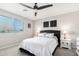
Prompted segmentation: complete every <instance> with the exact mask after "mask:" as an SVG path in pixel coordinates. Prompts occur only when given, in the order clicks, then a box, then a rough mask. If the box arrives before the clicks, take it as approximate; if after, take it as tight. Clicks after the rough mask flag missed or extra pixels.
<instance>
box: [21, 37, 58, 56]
mask: <svg viewBox="0 0 79 59" xmlns="http://www.w3.org/2000/svg"><path fill="white" fill-rule="evenodd" d="M57 44H58V42H57V38H56V37H55V38H54V37H53V38H45V37H34V38H30V39H25V40H23V42H22V43H21V45H20V48H23V49H25V50H27V51H29V52H31V53H33V54H35V55H36V56H51V55H52V53H53V51H54V49H55V48H56V46H57Z"/></svg>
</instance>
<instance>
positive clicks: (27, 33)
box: [0, 9, 33, 49]
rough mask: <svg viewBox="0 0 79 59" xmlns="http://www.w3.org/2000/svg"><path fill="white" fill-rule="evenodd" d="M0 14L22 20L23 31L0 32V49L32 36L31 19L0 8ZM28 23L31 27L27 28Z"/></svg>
mask: <svg viewBox="0 0 79 59" xmlns="http://www.w3.org/2000/svg"><path fill="white" fill-rule="evenodd" d="M0 15H3V16H8V17H12V18H16V19H19V20H22V21H23V22H24V31H21V32H17V33H0V49H1V48H4V47H8V46H10V45H13V44H17V43H18V42H20V41H22V40H23V39H25V38H30V37H32V34H33V32H32V30H33V21H31V20H29V19H27V18H24V17H21V16H18V15H15V14H13V13H10V12H7V11H5V10H1V9H0ZM28 23H31V25H32V26H31V29H28V25H27V24H28Z"/></svg>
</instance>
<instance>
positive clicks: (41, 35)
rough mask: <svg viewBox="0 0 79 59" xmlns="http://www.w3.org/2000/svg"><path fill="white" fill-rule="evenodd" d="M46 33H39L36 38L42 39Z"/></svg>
mask: <svg viewBox="0 0 79 59" xmlns="http://www.w3.org/2000/svg"><path fill="white" fill-rule="evenodd" d="M45 34H46V33H40V34H38V37H44V36H45Z"/></svg>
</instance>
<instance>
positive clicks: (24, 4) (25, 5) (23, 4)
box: [19, 3, 34, 9]
mask: <svg viewBox="0 0 79 59" xmlns="http://www.w3.org/2000/svg"><path fill="white" fill-rule="evenodd" d="M19 4H20V5H22V6H24V7H27V8H30V9H34V8H32V7H30V6H28V5H25V4H23V3H19Z"/></svg>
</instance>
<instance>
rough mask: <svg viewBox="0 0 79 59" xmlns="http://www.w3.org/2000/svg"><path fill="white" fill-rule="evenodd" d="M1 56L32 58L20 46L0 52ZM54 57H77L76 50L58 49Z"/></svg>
mask: <svg viewBox="0 0 79 59" xmlns="http://www.w3.org/2000/svg"><path fill="white" fill-rule="evenodd" d="M0 56H30V55H29V54H27V53H24V52H20V51H19V49H18V46H13V47H9V48H6V49H2V50H0ZM54 56H77V54H76V50H75V49H71V50H69V49H64V48H57V50H56V52H55V54H54Z"/></svg>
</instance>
